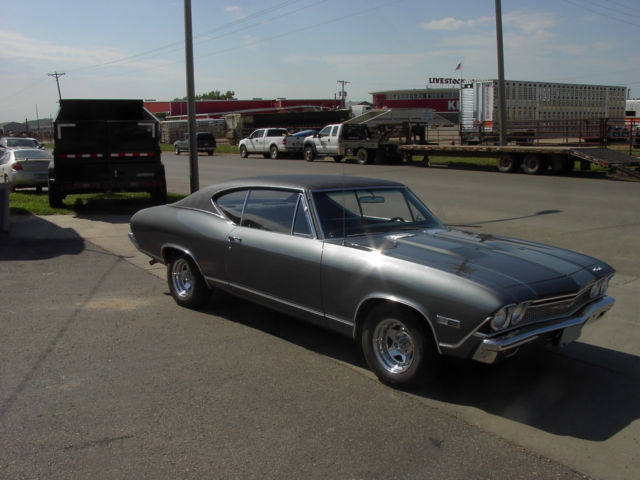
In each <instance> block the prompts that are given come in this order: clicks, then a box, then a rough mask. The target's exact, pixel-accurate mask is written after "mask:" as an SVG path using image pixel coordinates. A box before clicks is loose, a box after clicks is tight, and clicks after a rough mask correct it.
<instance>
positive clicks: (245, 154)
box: [240, 145, 249, 158]
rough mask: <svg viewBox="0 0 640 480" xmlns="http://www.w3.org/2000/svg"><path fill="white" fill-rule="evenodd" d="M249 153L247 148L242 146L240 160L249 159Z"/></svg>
mask: <svg viewBox="0 0 640 480" xmlns="http://www.w3.org/2000/svg"><path fill="white" fill-rule="evenodd" d="M248 156H249V153H248V152H247V147H245V146H244V145H240V158H247V157H248Z"/></svg>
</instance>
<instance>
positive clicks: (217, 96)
mask: <svg viewBox="0 0 640 480" xmlns="http://www.w3.org/2000/svg"><path fill="white" fill-rule="evenodd" d="M235 94H236V92H234V91H233V90H227V91H226V92H225V93H221V92H220V90H211V91H210V92H207V93H202V94H200V95H196V97H195V99H196V100H230V99H232V98H233V97H234V96H235ZM186 99H187V97H182V98H177V97H176V98H174V99H173V101H174V102H178V101H184V100H186Z"/></svg>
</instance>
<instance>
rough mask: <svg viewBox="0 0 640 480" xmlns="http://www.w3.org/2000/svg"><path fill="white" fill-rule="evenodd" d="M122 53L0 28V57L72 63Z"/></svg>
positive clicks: (101, 59)
mask: <svg viewBox="0 0 640 480" xmlns="http://www.w3.org/2000/svg"><path fill="white" fill-rule="evenodd" d="M123 56H124V55H123V54H122V53H121V52H117V51H116V50H114V49H111V48H105V47H90V48H86V47H69V46H66V45H57V44H55V43H52V42H46V41H42V40H38V39H35V38H32V37H28V36H26V35H23V34H21V33H17V32H11V31H7V30H0V58H6V59H10V58H13V59H23V60H48V61H51V62H52V63H67V64H68V63H72V64H74V65H83V64H85V65H86V64H98V63H104V62H108V61H111V60H114V59H116V58H121V57H123Z"/></svg>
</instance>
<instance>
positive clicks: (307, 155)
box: [304, 145, 316, 162]
mask: <svg viewBox="0 0 640 480" xmlns="http://www.w3.org/2000/svg"><path fill="white" fill-rule="evenodd" d="M315 157H316V152H315V151H314V150H313V147H312V146H311V145H307V146H306V147H304V159H305V160H306V161H307V162H313V159H314V158H315Z"/></svg>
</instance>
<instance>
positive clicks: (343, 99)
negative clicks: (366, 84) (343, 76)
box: [338, 80, 351, 108]
mask: <svg viewBox="0 0 640 480" xmlns="http://www.w3.org/2000/svg"><path fill="white" fill-rule="evenodd" d="M338 83H340V84H341V85H342V87H341V89H340V98H341V99H342V108H344V107H345V106H346V103H345V92H344V85H345V83H351V82H347V81H346V80H338Z"/></svg>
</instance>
